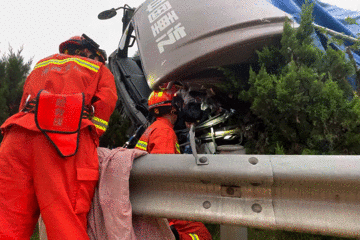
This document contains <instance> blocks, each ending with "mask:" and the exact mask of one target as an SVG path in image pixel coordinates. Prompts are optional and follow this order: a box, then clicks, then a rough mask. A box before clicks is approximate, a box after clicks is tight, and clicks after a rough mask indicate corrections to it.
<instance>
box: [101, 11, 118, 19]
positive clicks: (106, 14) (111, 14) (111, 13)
mask: <svg viewBox="0 0 360 240" xmlns="http://www.w3.org/2000/svg"><path fill="white" fill-rule="evenodd" d="M115 15H116V9H115V8H112V9H110V10H105V11H103V12H101V13H99V15H98V19H100V20H105V19H110V18H112V17H114V16H115Z"/></svg>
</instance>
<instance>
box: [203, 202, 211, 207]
mask: <svg viewBox="0 0 360 240" xmlns="http://www.w3.org/2000/svg"><path fill="white" fill-rule="evenodd" d="M203 207H204V208H205V209H209V208H210V207H211V203H210V202H209V201H205V202H204V203H203Z"/></svg>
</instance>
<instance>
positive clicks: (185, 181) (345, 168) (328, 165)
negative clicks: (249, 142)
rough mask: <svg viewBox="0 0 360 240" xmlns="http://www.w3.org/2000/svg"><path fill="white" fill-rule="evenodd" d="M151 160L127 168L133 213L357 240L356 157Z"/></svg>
mask: <svg viewBox="0 0 360 240" xmlns="http://www.w3.org/2000/svg"><path fill="white" fill-rule="evenodd" d="M199 157H206V158H207V160H208V162H209V164H208V165H196V163H195V161H194V156H192V155H186V154H182V155H180V154H179V155H175V154H174V155H158V154H150V155H146V156H144V157H141V158H139V159H136V160H135V161H134V165H133V170H132V172H131V180H130V190H131V194H130V196H131V202H132V207H133V211H134V213H137V214H146V215H151V216H156V217H168V218H180V219H181V218H182V219H189V220H196V221H204V222H209V223H219V224H224V225H240V226H250V227H259V228H269V229H283V230H290V231H302V232H310V233H318V234H326V235H335V236H347V237H355V236H356V237H359V236H360V220H359V216H360V157H358V156H303V155H302V156H295V155H291V156H290V155H202V154H199Z"/></svg>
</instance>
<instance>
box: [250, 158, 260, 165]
mask: <svg viewBox="0 0 360 240" xmlns="http://www.w3.org/2000/svg"><path fill="white" fill-rule="evenodd" d="M258 162H259V160H258V159H257V158H256V157H251V158H249V163H251V164H252V165H256V164H257V163H258Z"/></svg>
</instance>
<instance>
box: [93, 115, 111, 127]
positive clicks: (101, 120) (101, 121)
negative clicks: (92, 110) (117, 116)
mask: <svg viewBox="0 0 360 240" xmlns="http://www.w3.org/2000/svg"><path fill="white" fill-rule="evenodd" d="M92 119H93V120H95V121H97V122H99V123H101V124H104V125H106V126H107V125H108V122H107V121H105V120H103V119H101V118H98V117H95V116H94V117H93V118H92Z"/></svg>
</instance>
